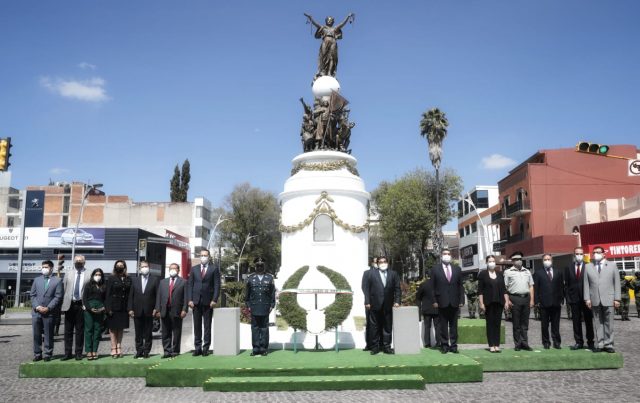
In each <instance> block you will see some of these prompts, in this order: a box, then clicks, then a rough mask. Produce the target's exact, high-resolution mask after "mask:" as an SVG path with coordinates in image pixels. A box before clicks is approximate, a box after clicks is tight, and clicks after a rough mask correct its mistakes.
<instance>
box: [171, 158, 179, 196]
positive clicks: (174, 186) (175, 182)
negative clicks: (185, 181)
mask: <svg viewBox="0 0 640 403" xmlns="http://www.w3.org/2000/svg"><path fill="white" fill-rule="evenodd" d="M169 184H170V186H171V188H170V197H171V201H172V202H177V201H180V200H179V199H180V169H179V168H178V164H176V167H175V168H174V170H173V177H172V178H171V180H170V181H169Z"/></svg>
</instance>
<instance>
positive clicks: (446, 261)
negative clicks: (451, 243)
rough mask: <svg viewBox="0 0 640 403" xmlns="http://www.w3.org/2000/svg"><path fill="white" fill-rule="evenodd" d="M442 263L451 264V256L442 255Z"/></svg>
mask: <svg viewBox="0 0 640 403" xmlns="http://www.w3.org/2000/svg"><path fill="white" fill-rule="evenodd" d="M442 261H443V262H444V263H449V262H451V255H442Z"/></svg>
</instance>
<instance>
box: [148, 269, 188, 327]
mask: <svg viewBox="0 0 640 403" xmlns="http://www.w3.org/2000/svg"><path fill="white" fill-rule="evenodd" d="M170 281H171V277H167V278H165V279H164V280H162V281H160V284H159V285H158V294H157V295H156V311H157V312H160V316H162V317H163V318H164V317H166V316H167V314H170V315H171V316H172V317H174V318H175V317H179V316H180V313H181V312H182V311H184V312H188V311H189V306H188V305H187V292H186V291H187V287H186V285H187V284H186V283H187V282H186V281H184V280H183V279H182V278H180V277H176V282H175V284H174V285H173V294H171V306H170V307H168V306H167V303H168V302H169V282H170Z"/></svg>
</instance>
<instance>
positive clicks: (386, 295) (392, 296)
mask: <svg viewBox="0 0 640 403" xmlns="http://www.w3.org/2000/svg"><path fill="white" fill-rule="evenodd" d="M362 288H363V291H364V304H365V305H371V310H374V311H379V310H382V309H384V310H390V309H391V308H392V307H393V304H394V303H395V304H400V302H401V299H402V291H401V290H400V277H398V273H396V272H395V271H393V270H391V269H387V285H386V286H383V285H382V279H381V278H380V272H379V270H375V269H374V270H370V271H369V274H368V275H367V276H366V279H363V285H362Z"/></svg>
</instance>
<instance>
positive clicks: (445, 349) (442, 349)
mask: <svg viewBox="0 0 640 403" xmlns="http://www.w3.org/2000/svg"><path fill="white" fill-rule="evenodd" d="M440 352H441V353H442V354H447V353H448V352H449V349H448V348H447V347H440Z"/></svg>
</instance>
